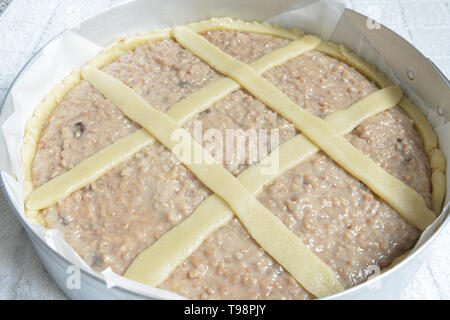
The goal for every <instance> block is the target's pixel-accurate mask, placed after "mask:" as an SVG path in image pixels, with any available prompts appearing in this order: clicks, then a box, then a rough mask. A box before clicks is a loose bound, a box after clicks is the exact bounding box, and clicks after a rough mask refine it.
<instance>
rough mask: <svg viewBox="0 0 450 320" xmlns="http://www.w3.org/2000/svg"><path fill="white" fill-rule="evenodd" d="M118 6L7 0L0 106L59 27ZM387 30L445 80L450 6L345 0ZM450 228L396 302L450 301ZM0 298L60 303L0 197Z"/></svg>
mask: <svg viewBox="0 0 450 320" xmlns="http://www.w3.org/2000/svg"><path fill="white" fill-rule="evenodd" d="M122 1H123V0H95V1H92V0H33V1H30V0H13V1H12V3H11V4H10V5H9V7H8V8H7V9H6V11H5V12H4V13H3V14H2V15H1V16H0V57H1V59H0V70H1V72H0V101H2V100H3V99H4V97H5V95H6V92H7V90H8V87H9V86H10V84H11V82H12V81H13V79H14V77H15V76H16V74H17V73H18V72H19V71H20V69H21V68H22V67H23V65H24V64H25V63H26V62H27V60H28V59H29V58H30V57H31V56H32V55H33V53H35V52H36V51H37V50H38V49H39V48H41V47H42V46H43V45H45V43H46V42H48V41H49V40H51V39H52V38H53V37H54V36H55V35H57V34H58V33H59V32H61V31H62V30H64V29H65V28H66V27H68V26H70V25H72V24H74V23H76V22H78V21H81V20H83V19H85V18H86V17H88V16H90V15H92V14H94V13H96V12H98V11H101V10H103V9H106V8H108V7H110V6H112V5H115V4H118V3H120V2H122ZM348 7H350V8H352V9H355V10H356V11H359V12H361V13H363V14H365V15H368V16H370V17H372V18H374V19H376V20H377V21H380V22H381V23H383V24H384V25H386V26H388V27H389V28H391V29H392V30H394V31H395V32H397V33H398V34H400V35H401V36H403V37H404V38H405V39H406V40H408V41H410V42H411V43H412V44H413V45H415V46H416V47H417V48H418V49H419V50H420V51H421V52H422V53H423V54H425V56H427V57H429V58H431V60H432V61H433V62H434V63H435V64H436V65H437V66H438V67H439V68H440V69H441V71H442V72H443V73H444V74H445V75H446V76H447V78H449V77H450V24H449V21H450V1H449V0H395V1H394V0H390V1H389V0H380V1H373V0H372V1H371V0H349V1H348ZM448 248H450V226H448V227H447V228H446V230H443V232H442V233H441V234H440V236H439V237H438V239H436V241H435V242H434V243H433V244H432V247H431V250H430V253H429V256H428V259H427V260H426V261H425V262H424V263H423V265H422V266H421V268H420V270H419V271H418V272H417V274H416V275H415V277H414V278H413V279H411V282H410V284H409V285H408V287H407V288H406V289H405V290H404V292H403V293H402V295H401V296H400V297H398V298H404V299H450V268H449V267H448V266H449V265H450V252H449V250H448ZM0 257H1V258H0V299H66V297H65V295H64V294H63V293H62V291H61V290H60V289H59V288H58V287H57V286H56V284H55V283H54V282H53V280H52V279H51V278H50V276H49V275H48V273H47V272H46V271H45V269H44V267H43V266H42V264H41V263H40V261H39V259H38V257H37V255H36V253H35V252H34V249H33V248H32V246H31V242H30V241H29V239H28V238H27V236H26V234H25V231H24V230H23V228H22V226H21V225H20V223H19V222H18V221H17V220H16V218H15V216H14V215H13V213H12V212H11V210H10V208H9V206H8V204H7V202H6V200H5V199H4V196H3V194H1V195H0Z"/></svg>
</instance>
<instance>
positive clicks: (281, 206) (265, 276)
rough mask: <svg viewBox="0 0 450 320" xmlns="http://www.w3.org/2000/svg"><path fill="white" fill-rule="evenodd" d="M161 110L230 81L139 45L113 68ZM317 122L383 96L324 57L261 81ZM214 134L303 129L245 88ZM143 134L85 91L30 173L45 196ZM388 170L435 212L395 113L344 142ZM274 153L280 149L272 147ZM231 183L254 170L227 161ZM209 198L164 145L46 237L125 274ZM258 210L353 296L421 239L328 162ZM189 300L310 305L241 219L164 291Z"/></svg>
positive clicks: (263, 39)
mask: <svg viewBox="0 0 450 320" xmlns="http://www.w3.org/2000/svg"><path fill="white" fill-rule="evenodd" d="M204 36H205V37H206V38H207V39H208V40H209V41H211V42H212V43H213V44H214V45H216V46H218V47H219V48H221V49H222V50H224V51H225V52H227V53H229V54H231V55H232V56H234V57H235V58H237V59H239V60H241V61H243V62H246V63H249V62H251V61H253V60H255V59H257V58H259V57H261V56H264V55H266V54H268V53H269V52H271V51H272V50H274V49H277V48H279V47H282V46H284V45H286V44H287V43H288V42H289V40H286V39H281V38H276V37H272V36H268V35H261V34H250V33H241V32H235V31H210V32H207V33H205V34H204ZM103 70H104V71H106V72H107V73H109V74H111V75H113V76H114V77H115V78H117V79H119V80H121V81H123V82H124V83H126V84H127V85H128V86H130V87H132V88H133V89H134V90H135V91H136V92H137V93H139V94H140V95H141V96H142V97H144V98H145V99H146V101H147V102H148V103H149V104H151V105H152V106H153V107H154V108H156V109H158V110H161V111H166V110H167V109H168V108H169V107H171V106H172V105H174V104H175V103H176V102H178V101H179V100H181V99H182V98H184V97H187V96H188V95H190V94H191V93H193V92H195V91H197V90H198V89H200V88H202V87H204V86H206V85H208V84H210V83H212V82H214V81H216V80H218V79H220V78H221V77H222V76H221V75H220V74H218V73H217V72H216V71H214V70H213V69H211V68H210V67H209V66H208V65H207V64H205V63H203V62H202V61H200V60H199V59H198V58H196V57H195V56H194V55H193V54H192V53H190V52H189V51H187V50H185V49H183V48H182V47H181V46H180V45H179V44H177V43H176V42H175V41H173V40H170V39H169V40H161V41H157V42H149V43H146V44H142V45H139V46H137V47H136V48H135V49H133V50H132V51H130V52H128V53H127V54H125V55H123V56H121V57H120V58H119V59H117V60H116V61H114V62H112V63H110V64H109V65H107V66H105V67H104V68H103ZM264 77H265V78H266V79H268V80H269V81H270V82H272V83H273V84H275V85H276V86H277V87H278V88H279V89H281V90H282V91H283V93H285V94H286V95H287V96H288V97H289V98H290V99H292V100H293V101H294V102H295V103H297V104H298V105H299V106H300V107H302V108H304V109H305V110H307V111H308V112H310V113H312V114H314V115H316V116H319V117H322V118H323V117H325V116H326V115H328V114H330V113H333V112H335V111H337V110H340V109H346V108H348V107H349V106H350V105H351V104H353V103H355V102H357V101H359V100H361V99H362V98H363V97H365V96H367V95H369V94H371V93H373V92H375V91H376V90H377V89H378V88H377V87H376V85H375V84H373V83H372V82H371V81H369V80H367V79H366V78H365V77H364V76H362V75H361V74H360V73H358V72H357V71H356V70H355V69H353V68H352V67H349V66H348V65H346V64H345V63H343V62H340V61H338V60H336V59H333V58H330V57H328V56H326V55H324V54H322V53H320V52H318V51H311V52H308V53H305V54H303V55H301V56H299V57H297V58H294V59H291V60H289V61H288V62H287V63H285V64H283V65H281V66H279V67H276V68H274V69H272V70H270V71H268V72H266V73H265V74H264ZM194 121H201V123H202V128H203V130H207V129H211V128H214V129H219V130H221V131H222V132H224V133H225V130H226V129H243V130H248V129H251V128H254V129H268V130H270V129H278V130H279V136H280V143H281V142H283V141H286V140H287V139H289V138H291V137H293V136H294V135H295V134H296V133H298V132H297V131H296V129H295V128H294V126H293V125H292V124H290V123H289V122H288V121H287V120H285V119H284V118H283V117H281V116H279V115H277V114H276V113H275V112H273V111H272V110H270V109H269V108H267V107H266V106H265V105H264V104H263V103H261V102H259V101H258V100H257V99H255V98H253V97H252V96H251V95H250V94H248V93H247V92H246V91H245V90H238V91H235V92H234V93H232V94H230V95H229V96H227V97H226V98H224V99H222V100H221V101H219V102H218V103H216V104H215V105H214V106H213V107H212V108H210V109H208V110H207V111H205V112H203V113H201V114H199V115H198V116H197V117H196V118H195V119H193V120H191V121H188V122H187V123H186V124H185V125H184V128H186V129H188V130H189V131H190V132H191V133H192V132H193V128H194ZM138 128H139V126H138V125H137V124H135V123H133V122H132V121H130V120H129V119H128V118H127V117H125V116H124V115H123V114H122V113H121V111H120V110H119V109H118V108H117V107H115V106H114V105H113V104H111V103H110V102H109V101H107V100H106V99H105V98H104V97H103V96H102V94H100V93H99V92H98V91H96V90H95V89H94V88H92V87H91V86H90V84H88V83H87V82H85V81H82V82H81V83H80V84H79V85H77V86H76V87H75V88H73V89H72V90H71V91H70V92H69V93H68V94H67V95H66V97H65V98H64V100H63V101H62V102H61V103H60V104H59V106H58V107H57V108H56V109H55V111H54V112H53V114H52V116H51V117H50V118H49V119H48V121H47V122H46V124H45V126H44V129H43V131H42V135H41V138H40V141H39V145H38V148H37V152H36V156H35V160H34V163H33V168H32V179H33V183H34V185H35V186H36V187H38V186H40V185H42V184H44V183H46V182H47V181H49V180H50V179H52V178H53V177H55V176H58V175H60V174H61V173H64V172H66V171H68V170H69V169H71V168H73V167H74V166H75V165H76V164H78V163H79V162H80V161H81V160H83V159H85V158H86V157H88V156H90V155H92V154H95V153H96V152H98V151H99V150H101V149H102V148H104V147H105V146H107V145H109V144H111V143H112V142H114V141H116V140H117V139H119V138H120V137H123V136H126V135H129V134H130V133H132V132H134V131H136V130H137V129H138ZM346 138H347V140H348V141H349V142H351V143H352V144H353V145H354V146H355V147H357V148H358V149H359V150H361V151H362V152H363V153H364V154H366V155H368V156H369V157H370V158H371V159H372V160H374V161H375V162H376V163H377V164H378V165H380V166H381V167H382V168H384V169H385V170H386V171H387V172H389V173H390V174H392V175H394V176H395V177H397V178H398V179H400V180H401V181H403V182H404V183H406V184H407V185H409V186H410V187H411V188H413V189H414V190H416V191H417V192H418V193H419V194H420V195H421V196H422V197H423V198H424V199H425V201H426V203H427V204H428V206H430V202H431V186H430V166H429V160H428V156H427V155H426V153H425V151H424V150H423V145H422V140H421V137H420V135H419V133H418V132H417V131H416V129H415V128H414V126H413V122H412V121H411V120H410V119H409V118H408V117H407V116H406V115H405V114H404V113H403V111H401V110H400V109H399V108H398V107H395V108H393V109H391V110H389V111H385V112H383V113H380V114H378V115H377V116H374V117H372V118H370V119H368V120H366V121H364V122H363V123H362V124H361V125H360V126H358V127H357V128H356V129H355V130H354V131H353V132H352V133H350V134H348V135H347V136H346ZM271 147H273V146H271ZM223 165H224V166H225V167H226V168H227V169H228V170H229V171H230V172H231V173H233V174H234V175H238V174H239V173H240V172H242V171H243V170H244V169H245V168H246V167H247V165H246V164H238V163H233V162H224V163H223ZM210 194H211V192H210V191H209V190H208V189H207V188H206V187H205V186H204V185H203V184H202V183H201V182H200V181H199V180H198V179H197V178H195V176H194V175H193V174H192V173H190V172H189V171H188V170H187V169H186V168H185V167H184V166H183V165H181V164H180V163H179V162H178V161H177V160H175V159H174V157H172V156H171V154H170V152H169V151H168V150H167V149H165V148H164V147H163V146H162V145H161V144H159V143H154V144H152V145H149V146H147V147H145V148H143V149H142V150H141V151H140V152H138V153H137V154H135V156H134V157H133V158H132V159H130V160H128V161H126V162H124V163H122V164H120V165H119V166H118V167H116V168H115V169H113V170H111V171H110V172H108V173H107V174H106V175H104V176H103V177H101V178H100V179H98V180H97V181H95V182H94V183H92V184H91V185H89V186H88V187H86V188H83V189H81V190H79V191H76V192H74V193H73V194H72V195H71V196H69V197H68V198H66V199H64V200H61V201H59V203H58V204H56V205H54V206H52V207H50V208H47V209H44V210H43V215H44V219H45V222H46V224H47V227H48V228H56V229H59V230H61V231H62V232H63V234H64V237H65V239H66V240H67V241H68V243H69V244H70V245H71V246H72V247H73V248H74V249H75V250H76V251H77V252H78V253H79V254H80V255H81V257H82V258H83V259H84V260H85V261H87V263H88V264H89V265H91V266H92V267H93V268H94V269H95V270H97V271H100V270H103V269H105V268H106V267H111V268H112V269H113V270H114V271H115V272H117V273H119V274H121V273H123V272H125V270H126V269H127V267H128V266H129V265H130V264H131V262H132V261H133V259H134V258H135V257H136V256H137V255H138V254H139V253H140V252H141V251H142V250H144V249H145V248H146V247H148V246H150V245H151V244H152V243H153V242H155V241H156V240H157V239H158V238H159V237H161V236H162V235H163V234H164V233H166V232H167V231H168V230H170V229H171V228H172V227H173V226H175V225H177V224H178V223H180V222H181V221H183V219H185V218H186V217H187V216H189V215H190V214H191V213H192V212H193V211H194V210H195V208H196V207H197V206H198V205H199V204H200V203H201V202H202V201H203V200H204V199H206V198H207V197H208V196H209V195H210ZM258 200H259V201H260V202H261V203H262V204H263V205H264V206H265V207H267V208H268V209H269V210H270V211H272V212H273V213H274V214H275V215H276V216H277V217H279V218H280V219H281V221H282V222H283V223H284V224H285V225H286V226H287V227H288V228H289V229H290V230H291V231H293V232H294V233H295V234H296V235H297V236H298V237H299V238H301V239H302V240H303V242H304V243H305V244H306V245H307V246H308V247H309V248H310V249H311V250H312V251H313V252H314V253H315V254H316V255H317V256H318V257H319V258H321V259H322V260H323V261H324V262H326V263H327V264H328V265H329V266H330V267H331V269H332V270H333V271H334V272H335V273H336V274H337V276H338V277H339V280H340V281H341V282H342V284H343V285H344V287H346V288H348V287H351V286H354V285H356V284H359V283H361V282H363V281H365V280H366V279H367V278H368V276H370V275H371V273H372V272H373V270H374V269H373V267H374V266H378V267H380V268H383V267H386V266H388V265H389V264H390V263H391V261H392V260H393V259H394V258H396V257H398V256H400V255H401V254H402V253H404V252H405V251H406V250H408V249H410V248H411V247H412V246H413V245H414V243H415V242H416V240H417V238H418V236H419V231H418V230H416V229H415V228H414V227H413V226H412V225H411V224H409V223H408V222H407V221H406V220H405V219H404V218H402V217H401V216H400V215H398V214H397V213H396V212H395V211H394V210H393V209H391V208H390V207H389V206H388V205H387V204H386V203H385V202H384V201H382V200H380V198H378V197H377V196H376V195H375V194H374V193H372V192H371V191H370V190H369V189H368V188H367V187H366V186H365V185H364V184H362V183H360V182H359V181H358V180H357V179H355V178H354V177H352V176H351V175H349V174H348V173H347V172H346V171H345V170H344V169H342V168H341V167H340V166H338V165H336V164H335V163H334V162H333V161H332V160H330V159H329V158H328V157H327V156H326V155H325V154H324V153H322V152H320V153H318V154H316V155H315V156H312V157H311V158H309V160H307V161H305V162H303V163H302V164H300V165H298V166H297V167H295V168H293V169H291V170H289V171H288V172H286V173H285V174H283V175H282V176H280V177H279V178H278V179H276V180H275V181H273V182H272V183H271V184H269V185H267V186H266V187H264V189H263V191H262V192H261V193H260V194H259V195H258ZM160 287H161V288H163V289H167V290H170V291H173V292H176V293H179V294H181V295H183V296H185V297H188V298H201V299H214V298H229V299H255V298H262V299H280V298H284V299H301V298H310V297H311V295H310V294H309V293H308V292H307V291H306V290H305V289H303V288H302V287H301V285H299V284H298V282H297V281H296V280H295V279H294V278H293V277H292V276H291V275H290V274H289V273H287V272H286V271H284V270H283V268H282V267H280V265H278V264H277V263H276V262H274V260H273V259H272V258H271V257H270V256H269V255H268V254H267V253H265V251H264V250H263V249H261V248H260V247H259V246H258V245H257V243H256V242H255V241H254V240H253V239H252V238H251V237H250V236H249V235H248V234H247V232H246V230H245V229H244V227H243V226H242V225H241V224H240V222H239V220H238V219H237V218H234V219H233V220H232V222H231V223H230V224H228V225H226V226H224V227H222V228H221V229H219V230H217V231H216V232H215V233H214V234H213V235H212V236H210V237H209V238H208V239H207V240H206V241H205V242H204V243H203V244H202V245H201V247H200V248H199V249H198V250H197V251H196V252H195V253H194V254H193V255H192V256H191V257H190V258H189V259H187V260H186V261H185V262H184V263H183V264H182V265H181V266H179V267H178V268H177V269H176V270H175V271H174V272H173V273H172V274H171V276H170V277H169V279H168V280H166V281H165V282H164V283H163V284H162V285H161V286H160Z"/></svg>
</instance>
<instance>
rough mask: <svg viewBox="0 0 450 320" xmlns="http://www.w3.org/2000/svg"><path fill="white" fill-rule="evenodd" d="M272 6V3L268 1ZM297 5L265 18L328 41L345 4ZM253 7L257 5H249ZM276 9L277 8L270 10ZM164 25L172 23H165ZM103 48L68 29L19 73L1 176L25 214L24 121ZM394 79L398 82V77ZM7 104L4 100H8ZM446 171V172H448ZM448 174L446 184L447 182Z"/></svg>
mask: <svg viewBox="0 0 450 320" xmlns="http://www.w3.org/2000/svg"><path fill="white" fill-rule="evenodd" d="M272 5H274V6H276V5H277V2H273V4H272ZM295 7H296V8H297V9H295V10H291V11H287V12H284V13H281V14H279V15H277V16H274V17H273V18H271V19H269V20H268V22H270V23H274V24H278V25H281V26H285V27H289V28H292V27H296V28H299V29H302V30H304V31H305V32H307V33H315V34H318V35H320V36H321V37H322V38H323V39H325V40H328V39H329V37H330V35H331V34H332V32H333V31H334V29H335V27H336V24H337V23H338V21H339V19H340V18H341V15H342V12H343V10H344V8H345V5H344V4H343V3H342V1H308V0H306V1H298V3H297V4H296V6H295ZM253 10H258V7H255V8H253ZM274 12H276V10H275V11H274ZM167 27H171V26H170V25H167ZM102 49H103V48H102V47H101V46H99V45H97V44H95V43H93V42H91V41H89V40H87V39H85V38H83V37H81V36H79V35H78V34H77V33H75V32H72V31H70V30H68V31H65V32H64V33H63V34H62V35H60V36H59V37H58V38H57V39H56V40H55V41H53V42H51V43H50V44H49V45H47V46H46V47H45V48H44V49H43V51H42V52H41V54H40V56H39V57H38V58H37V59H36V60H35V62H34V63H33V64H32V65H31V66H29V67H28V69H27V70H26V71H25V72H24V73H23V75H22V76H21V78H20V81H18V82H17V83H16V84H15V86H14V87H13V88H12V91H11V94H12V99H10V100H9V102H10V103H12V107H13V110H14V112H13V113H12V114H11V115H10V116H9V118H8V119H7V120H6V121H5V123H4V124H3V126H2V128H1V130H2V133H3V135H4V138H5V141H6V144H7V149H8V160H9V165H8V170H7V171H1V175H2V177H3V179H4V181H5V188H6V190H7V192H8V194H9V195H10V197H11V199H12V202H13V205H14V206H15V208H16V209H17V211H18V212H19V213H20V214H21V215H22V216H23V217H25V214H24V205H23V192H22V181H23V177H22V173H21V162H20V149H21V146H22V137H23V132H24V127H25V123H26V120H27V119H29V118H30V117H31V116H32V113H33V111H34V109H35V107H36V106H37V105H38V104H39V103H40V102H41V101H42V99H43V98H44V96H45V95H46V94H47V93H48V92H49V91H50V90H51V89H52V88H53V87H54V86H55V85H56V84H57V83H59V82H60V81H61V80H62V79H63V78H64V77H65V76H66V75H68V74H69V73H70V71H71V70H73V69H77V68H80V67H81V66H83V65H84V64H85V63H86V62H87V61H88V60H90V59H91V58H93V57H94V56H96V55H97V54H98V53H99V52H100V51H101V50H102ZM357 53H358V54H359V55H361V56H363V57H370V58H371V59H370V61H371V62H372V63H374V64H375V65H376V66H377V67H378V68H379V69H380V70H381V71H383V72H384V73H385V74H387V75H388V76H389V77H390V78H391V80H394V82H395V79H397V78H396V77H395V75H394V74H393V72H392V71H391V69H390V68H389V66H388V65H387V64H386V63H385V61H384V60H383V58H382V57H381V56H380V55H379V54H378V53H377V51H376V50H374V48H373V47H372V46H371V44H370V43H369V42H368V41H365V39H361V41H360V47H359V50H357ZM397 83H399V81H397ZM407 93H408V95H409V96H410V97H411V98H412V99H413V100H414V101H415V102H416V103H417V104H418V105H419V107H420V108H421V109H422V111H423V112H424V113H425V114H426V116H427V118H428V119H429V121H430V122H431V124H432V125H433V127H434V129H435V131H436V133H437V134H438V136H439V141H440V147H441V150H442V151H443V152H444V154H445V155H446V157H447V159H449V155H450V141H449V140H448V139H447V137H449V136H450V135H449V134H450V128H449V124H448V123H445V121H444V119H443V118H442V117H440V116H438V115H437V114H436V113H435V112H433V111H431V109H430V108H427V107H426V106H425V105H424V104H423V102H422V101H421V100H420V98H419V97H417V96H415V95H414V94H413V92H407ZM7 103H8V101H7ZM448 176H449V175H448ZM448 176H447V185H450V183H449V181H448V180H449V179H448ZM448 202H449V192H448V191H447V194H446V200H445V205H447V204H448ZM444 218H445V217H444V215H443V214H441V216H440V217H439V218H438V219H437V220H436V222H435V223H433V225H431V226H430V227H429V228H428V229H427V230H426V231H425V232H424V233H423V235H422V237H421V238H420V240H419V241H418V244H417V245H416V247H415V248H417V247H418V246H420V245H421V244H422V243H424V242H425V241H426V240H427V239H429V238H430V236H431V235H432V234H433V232H434V231H435V230H436V228H437V227H438V226H439V225H440V223H441V222H442V221H443V220H444ZM31 227H32V229H33V230H34V231H35V232H36V234H37V235H38V236H39V237H40V238H41V239H43V240H44V241H45V242H46V243H47V244H48V245H49V246H50V247H51V248H53V249H54V250H55V251H57V252H58V253H60V254H61V255H62V256H64V257H65V258H66V259H67V260H69V261H70V262H72V263H73V264H75V265H77V266H79V267H81V268H83V269H85V270H87V271H88V272H93V273H95V272H94V271H93V270H92V269H91V268H90V267H89V266H88V265H87V264H86V263H85V262H84V261H83V260H82V259H81V258H80V256H79V255H78V254H77V253H76V252H75V251H74V250H73V249H72V248H71V247H70V246H69V245H68V244H67V242H66V241H65V240H64V239H63V237H62V234H61V232H60V231H58V230H46V229H45V228H43V227H42V226H40V225H31ZM101 277H103V278H104V279H105V280H106V285H107V287H108V288H109V287H113V286H121V287H124V288H127V289H130V290H133V291H136V292H138V293H140V294H143V295H147V296H150V297H155V298H169V299H180V298H182V297H180V296H178V295H176V294H173V293H170V292H167V291H165V290H160V289H157V288H152V287H149V286H146V285H143V284H140V283H137V282H134V281H131V280H128V279H126V278H124V277H121V276H120V275H117V274H115V273H114V272H113V271H112V270H111V269H110V268H108V269H106V270H104V271H103V272H102V273H101Z"/></svg>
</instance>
